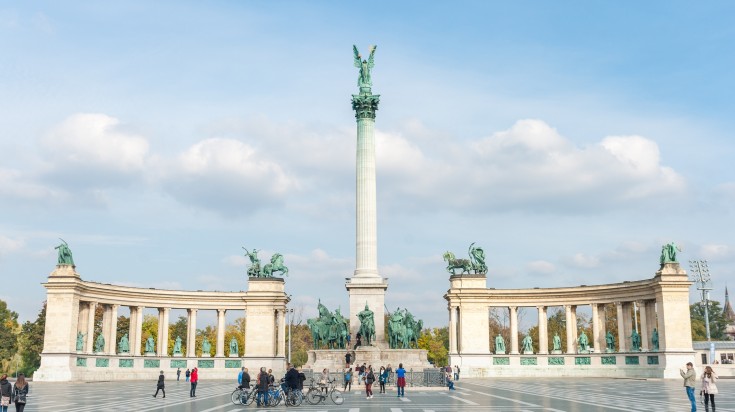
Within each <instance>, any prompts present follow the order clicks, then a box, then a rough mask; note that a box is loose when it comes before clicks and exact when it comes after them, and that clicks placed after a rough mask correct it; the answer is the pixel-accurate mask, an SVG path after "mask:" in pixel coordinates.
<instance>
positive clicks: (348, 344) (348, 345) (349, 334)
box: [347, 332, 352, 363]
mask: <svg viewBox="0 0 735 412" xmlns="http://www.w3.org/2000/svg"><path fill="white" fill-rule="evenodd" d="M351 341H352V332H350V333H348V334H347V347H348V348H349V347H350V342H351ZM347 363H349V362H347Z"/></svg>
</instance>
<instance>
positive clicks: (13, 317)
mask: <svg viewBox="0 0 735 412" xmlns="http://www.w3.org/2000/svg"><path fill="white" fill-rule="evenodd" d="M18 327H19V325H18V314H17V313H16V312H13V311H12V310H10V309H8V304H7V303H5V301H2V300H0V362H2V367H3V370H9V368H8V365H9V363H10V359H11V358H12V357H13V355H15V353H16V352H17V351H18Z"/></svg>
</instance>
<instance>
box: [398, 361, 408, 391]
mask: <svg viewBox="0 0 735 412" xmlns="http://www.w3.org/2000/svg"><path fill="white" fill-rule="evenodd" d="M396 385H397V386H398V397H399V398H400V397H402V396H405V394H406V392H405V391H406V370H405V369H403V364H402V363H399V364H398V369H396Z"/></svg>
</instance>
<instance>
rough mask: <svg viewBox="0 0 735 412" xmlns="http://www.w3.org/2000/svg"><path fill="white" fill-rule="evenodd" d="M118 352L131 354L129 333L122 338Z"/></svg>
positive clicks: (118, 345)
mask: <svg viewBox="0 0 735 412" xmlns="http://www.w3.org/2000/svg"><path fill="white" fill-rule="evenodd" d="M117 351H118V352H120V353H128V352H130V341H129V340H128V334H127V333H126V334H124V335H123V336H122V338H120V343H118V344H117Z"/></svg>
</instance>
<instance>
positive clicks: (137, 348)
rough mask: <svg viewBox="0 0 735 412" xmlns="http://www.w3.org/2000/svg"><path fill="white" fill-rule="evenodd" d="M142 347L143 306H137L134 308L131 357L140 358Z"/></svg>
mask: <svg viewBox="0 0 735 412" xmlns="http://www.w3.org/2000/svg"><path fill="white" fill-rule="evenodd" d="M131 342H132V341H131ZM142 345H143V306H137V307H136V308H135V342H134V345H133V355H134V356H140V353H141V350H142Z"/></svg>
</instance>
